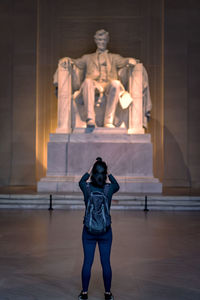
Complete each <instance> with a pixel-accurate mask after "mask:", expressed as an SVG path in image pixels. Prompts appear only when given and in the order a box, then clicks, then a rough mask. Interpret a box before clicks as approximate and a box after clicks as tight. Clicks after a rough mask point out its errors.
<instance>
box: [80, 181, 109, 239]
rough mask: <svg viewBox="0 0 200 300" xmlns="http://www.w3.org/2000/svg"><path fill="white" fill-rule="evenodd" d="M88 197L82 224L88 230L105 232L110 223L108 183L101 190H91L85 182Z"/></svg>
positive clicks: (98, 232) (95, 232)
mask: <svg viewBox="0 0 200 300" xmlns="http://www.w3.org/2000/svg"><path fill="white" fill-rule="evenodd" d="M87 189H88V193H89V198H88V202H87V206H86V210H85V217H84V222H83V223H84V225H85V226H86V229H87V231H88V232H90V233H92V234H101V233H104V232H106V230H107V228H108V227H109V226H110V224H111V217H110V209H109V207H108V198H107V191H108V189H109V185H108V184H106V185H105V186H104V191H103V192H98V191H91V190H90V185H89V183H88V184H87Z"/></svg>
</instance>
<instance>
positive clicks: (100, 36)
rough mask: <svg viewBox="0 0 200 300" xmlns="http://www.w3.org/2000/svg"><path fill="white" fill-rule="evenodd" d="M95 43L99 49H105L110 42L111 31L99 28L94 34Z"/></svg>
mask: <svg viewBox="0 0 200 300" xmlns="http://www.w3.org/2000/svg"><path fill="white" fill-rule="evenodd" d="M94 40H95V43H96V44H97V49H98V50H100V51H104V50H106V48H107V44H108V42H109V33H108V32H107V31H105V30H104V29H100V30H97V32H96V33H95V36H94Z"/></svg>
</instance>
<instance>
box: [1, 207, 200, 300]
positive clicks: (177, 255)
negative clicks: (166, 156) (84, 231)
mask: <svg viewBox="0 0 200 300" xmlns="http://www.w3.org/2000/svg"><path fill="white" fill-rule="evenodd" d="M82 217H83V212H82V211H64V210H61V211H59V210H54V211H53V212H52V213H49V211H40V210H39V211H27V210H26V211H23V210H21V211H20V210H19V211H17V210H1V211H0V299H1V300H31V299H38V300H64V299H66V300H73V299H77V294H78V293H79V291H80V288H81V286H80V269H81V264H82V259H83V256H82V246H81V227H82ZM112 219H113V235H114V240H113V247H112V260H111V261H112V269H113V284H112V291H113V294H114V295H115V299H116V300H175V299H176V300H199V299H200V212H151V211H150V212H148V213H147V214H145V213H144V212H143V211H112ZM96 250H97V251H96V256H95V262H94V265H93V269H92V279H91V283H90V289H89V299H91V300H100V299H102V300H103V291H104V289H103V281H102V274H101V266H100V263H99V254H98V249H96Z"/></svg>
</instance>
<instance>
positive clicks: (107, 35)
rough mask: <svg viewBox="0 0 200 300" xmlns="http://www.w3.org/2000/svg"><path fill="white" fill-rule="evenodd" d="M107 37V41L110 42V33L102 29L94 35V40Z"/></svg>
mask: <svg viewBox="0 0 200 300" xmlns="http://www.w3.org/2000/svg"><path fill="white" fill-rule="evenodd" d="M104 35H105V36H106V39H107V42H108V41H109V32H108V31H106V30H104V29H100V30H97V31H96V33H95V35H94V39H97V38H98V37H100V36H104Z"/></svg>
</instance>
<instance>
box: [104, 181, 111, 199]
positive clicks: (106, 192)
mask: <svg viewBox="0 0 200 300" xmlns="http://www.w3.org/2000/svg"><path fill="white" fill-rule="evenodd" d="M109 189H110V184H109V183H106V184H105V186H104V189H103V192H104V194H105V196H106V197H107V196H108V191H109Z"/></svg>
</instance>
